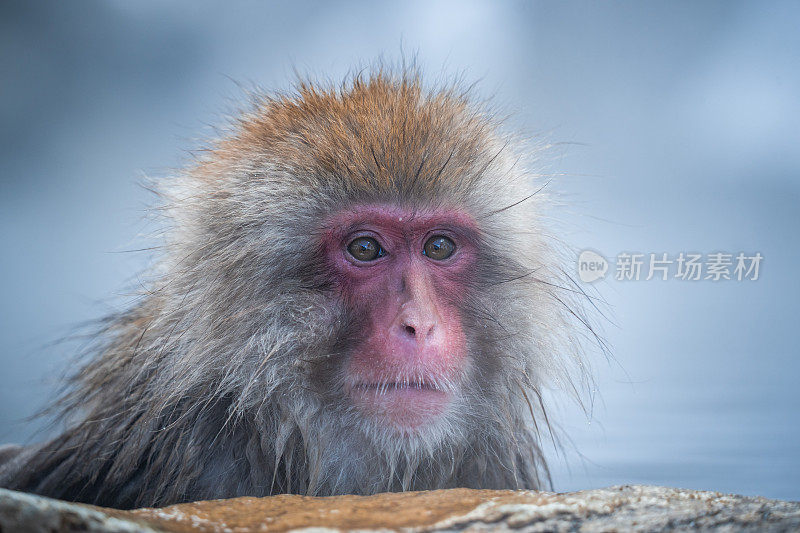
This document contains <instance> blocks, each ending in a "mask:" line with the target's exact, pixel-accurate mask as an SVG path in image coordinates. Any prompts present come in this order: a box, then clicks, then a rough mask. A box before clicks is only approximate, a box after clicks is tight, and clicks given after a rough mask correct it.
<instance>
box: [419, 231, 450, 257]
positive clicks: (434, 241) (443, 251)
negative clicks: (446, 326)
mask: <svg viewBox="0 0 800 533" xmlns="http://www.w3.org/2000/svg"><path fill="white" fill-rule="evenodd" d="M455 251H456V243H454V242H453V241H451V240H450V239H448V238H447V237H444V236H442V235H434V236H433V237H431V238H430V239H428V240H427V241H426V242H425V246H424V247H423V249H422V253H423V254H425V255H426V256H428V257H430V258H431V259H435V260H437V261H442V260H444V259H447V258H448V257H450V256H451V255H453V252H455Z"/></svg>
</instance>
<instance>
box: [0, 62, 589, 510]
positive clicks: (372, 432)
mask: <svg viewBox="0 0 800 533" xmlns="http://www.w3.org/2000/svg"><path fill="white" fill-rule="evenodd" d="M376 80H377V81H376ZM352 83H353V84H354V86H355V87H356V88H357V87H358V86H359V84H361V86H362V88H363V87H366V86H368V84H370V83H383V84H385V85H386V86H387V87H388V89H387V88H386V87H384V89H385V91H384V92H386V91H388V94H389V97H387V100H386V101H385V102H383V103H381V104H378V108H379V109H378V111H380V112H383V107H386V108H392V106H394V108H392V109H388V110H386V113H393V114H394V115H398V114H399V115H402V114H403V113H407V114H409V115H413V114H414V113H417V112H418V108H425V107H426V106H428V107H430V106H434V107H435V106H437V105H438V106H441V107H442V109H441V110H439V111H438V113H439V115H438V116H439V121H438V122H437V123H436V124H434V125H433V126H432V127H431V132H432V133H429V135H428V141H427V142H423V141H420V142H418V143H416V144H415V145H414V146H413V147H412V148H413V150H416V151H415V152H413V153H412V148H409V149H408V150H409V153H408V154H405V155H404V156H403V157H402V158H401V159H402V160H403V161H407V162H408V167H407V168H404V167H402V166H399V167H398V166H397V165H398V163H397V162H396V160H397V158H394V159H393V158H392V154H387V153H386V145H382V144H381V141H380V139H381V135H376V136H375V137H374V139H373V138H372V137H370V138H366V139H365V138H359V143H361V144H360V146H362V147H363V146H364V145H365V144H368V145H370V148H371V151H372V154H371V155H370V156H369V157H367V156H364V157H363V158H362V159H367V160H369V161H368V162H366V163H365V162H364V161H362V160H361V159H359V160H358V162H359V163H360V164H362V165H363V167H358V166H357V165H355V163H353V164H352V165H349V166H347V165H344V166H345V167H347V168H366V169H367V170H365V171H364V172H367V175H366V176H359V178H360V180H353V179H352V176H348V175H346V171H341V170H334V171H331V169H330V168H326V167H324V166H323V165H316V166H314V165H311V166H309V165H308V164H303V165H301V164H298V163H297V162H296V161H294V160H293V159H292V158H291V157H287V156H286V153H287V150H289V148H287V146H289V147H290V148H291V147H294V148H297V149H298V150H303V149H304V144H303V143H305V144H306V145H313V143H314V142H316V141H315V138H313V137H304V136H303V135H304V134H303V133H302V132H301V133H297V132H292V131H290V130H291V129H289V130H287V132H286V134H285V136H284V137H283V138H282V140H281V141H280V142H281V143H283V144H281V145H280V147H277V145H275V144H274V143H272V142H271V141H269V142H268V141H265V140H263V139H262V138H260V137H258V136H257V135H256V136H254V135H253V134H252V132H250V133H248V126H249V127H252V126H253V124H254V123H257V122H258V121H259V120H262V119H263V120H266V119H264V117H269V116H270V114H271V113H273V114H274V113H275V109H277V108H278V106H280V105H282V104H281V102H284V104H285V101H283V100H281V99H280V98H277V99H271V98H268V97H260V98H258V99H257V101H256V105H255V106H254V108H253V109H252V110H251V111H250V112H248V113H245V114H244V115H243V117H242V119H241V122H240V123H239V125H238V126H236V127H234V129H233V131H232V132H231V133H230V135H229V136H228V137H227V138H225V139H223V140H222V141H220V142H218V143H217V144H216V146H215V149H214V150H212V151H211V152H209V154H208V155H207V156H206V157H205V159H203V160H202V161H201V162H200V163H199V164H198V165H196V166H195V167H193V168H191V169H189V170H187V171H186V172H185V173H183V174H181V175H179V176H177V177H175V178H173V179H171V180H165V182H164V183H163V184H162V185H161V188H162V192H163V197H164V199H165V202H164V204H165V205H164V208H163V209H164V213H165V214H166V216H167V218H168V219H169V221H170V225H169V226H170V230H169V231H168V232H167V234H166V237H165V243H164V253H163V257H162V258H161V260H160V262H159V263H158V265H157V266H156V267H155V268H154V270H153V275H152V286H151V287H150V289H149V290H148V291H147V292H146V293H144V294H142V296H141V299H140V300H139V302H138V303H137V304H136V305H135V306H134V307H133V308H132V309H130V310H129V311H127V312H124V313H122V314H120V315H118V316H112V317H109V318H108V319H107V320H106V322H105V324H104V326H103V328H102V330H101V331H99V332H98V334H97V337H96V347H95V350H94V351H93V355H92V356H91V357H90V358H89V360H88V361H87V362H86V364H85V365H84V366H83V367H82V368H81V370H80V371H79V372H78V373H77V374H76V375H75V376H74V377H73V379H72V381H71V385H70V388H69V390H68V392H67V393H66V394H65V396H64V398H63V399H62V401H61V403H60V407H61V408H62V409H63V412H64V419H65V420H66V423H67V429H66V430H65V431H64V432H63V433H62V434H61V435H59V436H57V437H56V438H54V439H52V440H50V441H48V442H45V443H43V444H39V445H35V446H31V447H28V448H25V449H19V450H9V451H5V450H4V451H3V452H0V459H3V460H4V461H5V462H4V463H3V464H2V465H0V486H3V487H8V488H14V489H18V490H24V491H30V492H36V493H39V494H44V495H48V496H52V497H56V498H61V499H67V500H76V501H84V502H89V503H94V504H99V505H106V506H113V507H120V508H126V507H136V506H157V505H166V504H171V503H176V502H182V501H190V500H198V499H210V498H227V497H234V496H243V495H248V496H264V495H269V494H275V493H282V492H292V493H301V494H309V495H332V494H341V493H356V494H371V493H375V492H380V491H398V490H417V489H434V488H446V487H456V486H461V487H476V488H539V487H542V486H543V485H544V484H546V481H547V477H548V474H547V470H546V465H545V463H544V459H543V456H542V452H541V448H540V441H541V437H542V436H541V435H540V431H539V430H540V429H542V428H543V427H544V426H545V424H547V425H549V423H548V422H547V421H546V417H545V414H544V405H543V404H542V402H541V391H542V388H543V387H545V386H555V387H559V388H573V389H574V385H572V381H570V376H572V375H575V369H578V368H582V366H580V364H579V363H580V353H581V349H580V346H581V344H582V343H583V339H584V337H586V336H591V335H592V332H591V330H590V329H586V326H585V324H586V319H585V317H584V314H583V312H582V311H581V309H582V307H581V305H580V299H583V295H582V294H581V291H580V290H578V288H577V287H576V286H575V285H574V284H573V283H572V281H571V280H570V279H569V276H568V275H566V274H565V271H564V268H563V267H562V265H561V261H560V260H559V259H558V257H559V256H558V254H557V253H556V251H555V247H556V246H555V245H554V241H553V239H551V238H549V237H548V236H547V233H546V231H545V229H544V228H545V227H546V225H545V224H544V222H543V212H544V210H545V208H546V207H547V205H548V202H549V200H548V199H547V197H546V195H545V192H544V191H542V190H541V188H542V186H543V184H544V183H543V181H542V180H541V178H539V177H538V176H536V175H534V174H532V173H531V172H529V171H527V170H526V169H524V165H523V164H522V163H520V161H519V155H518V154H517V153H515V148H514V147H515V146H516V144H515V141H513V139H511V138H507V137H504V136H503V135H501V134H500V133H499V132H498V129H497V125H496V124H495V123H494V122H493V119H492V118H491V116H490V115H489V114H487V113H486V111H485V110H484V109H482V108H480V107H479V106H476V105H475V104H469V105H466V104H467V102H466V100H465V99H464V97H463V96H460V95H458V94H457V93H456V92H455V91H453V90H452V89H445V90H441V91H425V90H421V91H419V94H418V95H417V96H411V97H403V98H399V97H398V98H396V99H393V97H391V96H392V94H393V93H392V91H401V87H402V86H404V84H411V85H414V84H415V83H416V81H414V80H411V81H409V80H408V75H406V74H402V75H399V76H391V75H386V74H380V75H376V76H374V77H373V78H372V79H371V80H369V81H367V82H362V81H360V80H359V79H356V80H355V81H353V82H352ZM302 90H303V91H307V90H308V88H307V87H305V88H303V89H302ZM351 90H354V89H353V86H351V87H350V88H345V89H342V95H339V96H336V98H345V97H346V95H347V94H349V93H348V92H347V91H351ZM303 94H304V95H305V96H302V95H301V97H296V100H300V99H302V98H308V95H307V94H306V93H303ZM409 101H412V103H413V107H414V108H413V109H412V108H409V107H408V106H409ZM437 102H438V103H437ZM462 104H464V105H462ZM381 106H383V107H381ZM404 106H405V107H404ZM309 113H312V114H313V111H309ZM302 120H305V121H306V122H309V121H311V123H312V125H315V124H316V126H315V127H319V128H325V127H327V126H326V124H328V122H325V121H323V120H322V119H321V118H319V117H318V116H312V117H310V118H309V117H305V118H303V119H302ZM314 121H317V122H314ZM306 122H303V124H306ZM376 124H378V125H380V124H381V123H380V122H376ZM331 127H332V126H331ZM376 127H378V126H376ZM410 133H411V134H413V133H414V132H413V131H412V132H410ZM264 138H266V137H264ZM473 141H478V142H477V143H475V142H473ZM293 143H294V144H293ZM295 144H296V145H297V146H295ZM314 147H315V149H316V150H317V151H324V150H327V148H326V147H325V146H322V147H320V145H318V144H317V145H314ZM445 147H447V148H446V149H447V150H448V153H442V150H444V149H445ZM517 151H518V150H517ZM315 153H316V152H315ZM454 154H455V155H454ZM362 155H363V154H362ZM310 157H311V156H310ZM437 157H438V160H439V161H444V163H443V165H441V166H437V167H436V168H425V164H426V161H432V160H436V158H437ZM311 159H313V157H311ZM373 159H374V165H375V168H374V169H372V170H370V169H371V168H372V167H370V166H369V165H372V164H373V163H372V161H373ZM456 159H457V160H456ZM420 160H421V161H422V162H421V163H418V162H419V161H420ZM393 165H394V166H393ZM417 169H419V170H417ZM373 170H374V175H372V176H370V175H369V172H372V171H373ZM415 170H416V174H414V171H415ZM387 172H388V173H389V175H390V177H389V178H388V179H387V178H386V177H385V176H386V173H387ZM437 172H438V174H436V173H437ZM448 173H454V174H452V175H448ZM455 173H457V174H458V175H455ZM379 174H380V175H381V176H383V177H379ZM434 175H435V176H434ZM370 201H380V202H393V203H401V204H403V205H410V206H413V207H416V208H420V209H422V208H430V207H436V206H438V205H454V204H455V205H458V206H461V207H462V208H464V209H466V210H467V211H468V212H470V213H471V214H472V215H473V216H474V217H475V219H476V220H478V221H479V224H480V226H481V232H482V240H483V242H484V244H485V246H484V249H485V253H484V254H483V257H482V258H481V263H480V266H479V269H480V271H479V273H480V276H479V278H480V280H479V282H477V283H476V284H475V286H472V287H469V288H468V290H469V291H470V294H471V296H470V300H469V302H470V303H469V305H468V306H467V309H465V321H466V326H467V329H468V331H469V332H470V333H469V345H470V362H469V365H468V368H467V369H465V372H464V375H463V376H462V378H461V379H459V380H458V382H457V383H451V384H443V385H444V386H449V387H451V390H453V391H454V393H455V395H456V398H457V400H456V402H455V403H454V405H453V406H452V407H451V408H450V410H449V411H448V412H447V413H446V415H445V416H444V419H443V420H442V421H441V423H438V424H435V425H433V426H431V427H429V428H426V429H425V431H423V432H421V433H419V434H417V435H412V436H399V435H398V434H396V433H395V432H394V431H393V430H391V429H389V428H385V427H380V426H378V425H377V424H376V423H375V422H373V421H371V420H367V419H365V418H363V417H360V416H359V415H358V414H357V413H355V412H353V410H352V409H351V408H350V407H349V406H348V403H347V401H346V400H345V399H344V397H343V396H342V394H341V392H340V390H341V383H342V377H341V376H340V375H339V374H340V373H339V372H338V370H339V369H340V368H341V366H342V365H341V361H342V360H344V359H345V358H346V357H347V356H348V353H347V349H348V346H352V344H353V343H352V339H353V338H354V335H355V331H354V324H353V317H348V316H346V314H345V313H344V312H343V311H342V309H341V307H340V305H339V304H338V302H337V301H336V300H335V299H333V298H332V297H331V295H330V293H329V292H328V291H326V289H325V280H324V272H320V271H319V269H320V265H319V264H318V262H316V261H315V257H314V252H315V248H314V246H313V245H308V246H305V245H304V246H301V247H298V243H307V242H311V243H313V239H314V238H315V236H316V235H317V234H318V232H319V221H320V220H321V218H322V217H324V216H326V215H328V214H331V213H334V212H336V211H338V210H341V209H347V208H348V206H349V205H351V204H352V203H353V202H370ZM576 295H578V296H579V298H577V299H576V298H575V296H576ZM584 377H585V376H583V377H581V376H580V375H578V378H579V379H583V378H584ZM531 417H533V419H531Z"/></svg>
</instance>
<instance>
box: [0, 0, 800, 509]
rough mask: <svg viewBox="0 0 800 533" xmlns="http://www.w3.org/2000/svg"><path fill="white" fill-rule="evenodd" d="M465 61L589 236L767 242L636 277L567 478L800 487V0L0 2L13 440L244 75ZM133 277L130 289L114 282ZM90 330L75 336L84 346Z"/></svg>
mask: <svg viewBox="0 0 800 533" xmlns="http://www.w3.org/2000/svg"><path fill="white" fill-rule="evenodd" d="M401 48H402V49H403V50H405V51H406V52H411V53H413V52H414V51H417V52H418V62H419V64H420V65H421V66H422V67H423V68H424V69H425V70H426V71H427V72H428V73H430V74H432V75H433V76H434V77H436V76H442V75H443V73H451V74H452V73H456V74H457V73H464V78H465V79H466V80H468V81H473V80H476V79H480V80H481V81H480V84H479V89H478V90H479V93H480V94H484V95H492V96H493V97H494V102H495V103H496V104H499V105H501V106H502V107H503V109H504V110H506V111H509V112H511V113H513V118H512V119H511V120H510V122H509V126H510V127H511V128H513V129H517V130H519V131H522V132H525V133H527V134H532V135H535V134H541V135H543V136H544V137H545V138H546V139H548V140H551V141H553V142H564V143H567V144H565V145H562V146H560V147H558V148H556V149H554V150H553V151H552V153H551V154H550V155H549V156H548V158H547V159H546V168H544V172H551V173H557V174H559V175H562V174H563V175H562V176H561V177H559V178H558V179H557V180H556V182H555V183H554V184H551V186H552V189H553V190H558V191H561V193H562V194H563V196H564V200H565V204H566V206H567V207H565V208H564V209H563V211H562V212H559V213H558V218H559V219H560V220H561V221H562V227H564V228H567V229H568V231H566V234H565V238H566V240H567V241H568V242H569V243H570V244H571V245H573V246H574V247H575V248H577V249H582V248H592V249H595V250H598V251H600V252H603V253H605V254H606V255H607V256H608V257H611V258H613V257H614V256H615V255H616V254H617V253H619V252H621V251H639V252H643V253H648V252H657V253H661V252H668V253H670V254H675V253H678V252H681V251H699V252H703V253H710V252H715V251H719V250H723V251H729V252H733V253H735V252H738V251H745V252H756V251H758V252H761V254H762V255H763V256H764V258H765V259H764V262H763V264H762V268H761V278H760V279H759V280H758V281H756V282H733V281H731V282H720V283H712V282H709V281H700V282H683V283H681V282H679V281H677V280H671V281H666V282H659V281H650V282H645V281H639V282H628V283H624V282H618V281H615V280H613V279H607V280H605V281H602V282H600V283H599V285H598V288H599V290H600V292H601V293H602V295H603V296H604V297H605V299H606V300H607V301H608V304H609V306H610V307H611V308H612V309H613V324H608V325H607V326H606V328H605V329H606V337H607V338H608V340H609V342H610V343H611V344H612V345H613V347H614V357H615V360H614V361H609V362H607V361H606V360H605V359H604V358H603V357H602V356H595V357H594V358H593V364H594V367H595V373H596V376H597V386H598V387H597V388H598V390H599V396H598V399H597V401H596V403H595V406H594V409H593V410H592V412H591V417H587V416H586V415H584V414H583V413H582V412H581V411H580V410H579V409H578V408H576V407H575V406H574V405H572V404H569V403H567V402H563V403H562V404H561V405H562V407H560V408H559V409H557V413H558V414H557V418H558V419H559V420H560V421H561V424H562V426H563V428H564V430H565V431H566V433H567V434H568V435H570V437H571V438H572V440H573V443H572V444H568V445H567V446H566V448H565V450H564V452H563V453H561V452H558V453H557V452H556V450H555V449H552V450H551V451H550V452H549V453H550V455H551V456H552V459H551V460H552V466H553V477H554V482H555V488H556V489H557V490H560V491H563V490H575V489H582V488H590V487H600V486H607V485H611V484H620V483H652V484H663V485H672V486H679V487H688V488H696V489H713V490H720V491H730V492H738V493H744V494H751V495H755V494H758V495H764V496H769V497H776V498H786V499H795V500H798V499H800V416H799V415H798V408H799V407H800V393H799V392H798V374H799V373H800V353H799V351H798V348H797V345H798V343H797V333H798V324H797V321H798V298H800V283H799V282H798V274H797V272H798V266H800V242H799V239H798V230H799V229H800V209H799V206H800V97H799V96H798V95H800V3H798V2H755V1H753V2H730V1H724V2H712V1H708V2H663V3H655V2H646V3H642V2H603V3H599V2H548V3H545V2H490V1H485V2H476V1H415V2H402V3H401V2H396V3H389V2H323V1H319V2H303V1H295V2H282V3H273V4H268V3H264V2H225V3H222V2H219V3H211V2H196V1H191V2H190V1H183V2H168V3H165V2H159V1H142V0H139V1H136V2H128V1H123V0H119V1H106V2H90V1H85V2H75V3H72V2H29V1H9V0H5V1H4V2H2V3H1V4H0V124H2V128H1V129H0V135H1V136H2V139H0V154H2V155H1V156H0V243H1V245H2V261H0V286H2V303H0V442H8V441H15V442H26V441H30V440H31V439H37V438H41V436H42V435H41V434H35V433H34V431H35V430H36V429H37V428H41V427H42V422H41V421H34V422H28V421H26V420H25V418H26V417H28V416H30V415H31V414H33V413H34V412H35V411H36V410H37V409H38V408H40V407H41V406H42V405H43V404H44V402H45V401H46V400H47V399H48V398H50V397H51V396H52V394H53V391H54V388H55V384H56V383H57V381H58V380H57V377H58V371H59V369H63V367H64V365H65V361H66V360H67V356H68V355H70V353H66V352H65V348H64V346H48V345H47V343H48V342H49V341H52V340H55V339H57V338H59V337H60V336H61V335H64V334H67V333H69V332H70V331H72V328H73V326H74V325H75V324H77V323H80V322H83V321H85V320H89V319H92V318H96V317H98V316H101V315H102V314H103V313H105V312H106V311H107V310H108V309H109V308H115V307H119V306H124V305H125V302H126V301H127V299H126V296H125V291H126V288H130V287H135V286H136V283H137V274H138V273H140V272H141V271H142V270H143V269H144V267H145V265H146V264H147V263H148V261H149V259H150V257H149V256H148V254H147V253H146V252H140V253H122V252H124V251H125V250H131V249H136V248H142V247H144V246H147V245H148V243H149V242H148V239H147V238H146V237H142V235H143V234H146V233H147V232H149V231H151V230H152V229H153V227H152V226H151V225H150V224H149V223H148V222H146V221H145V220H144V219H143V216H144V213H145V207H146V206H147V205H148V204H150V203H151V201H152V198H151V197H150V196H149V193H147V192H146V191H145V190H144V189H143V188H141V187H140V186H138V185H137V182H138V181H140V179H141V177H142V176H143V175H148V176H159V175H165V174H169V173H170V171H171V170H170V169H172V168H175V167H179V166H181V165H183V164H186V163H187V162H188V161H189V160H190V158H189V156H188V155H187V152H186V151H187V150H189V149H193V148H197V147H198V146H200V145H201V143H202V139H204V138H206V137H207V136H209V135H212V134H213V129H212V127H211V126H213V125H215V124H220V123H221V122H223V119H224V116H225V114H226V113H227V112H229V111H230V110H232V109H234V108H235V106H236V102H237V101H240V99H241V97H242V88H241V87H240V85H243V86H244V87H245V88H249V87H251V86H253V85H259V86H262V87H264V88H266V89H286V88H287V87H288V86H289V84H290V83H291V81H292V80H293V79H294V74H293V72H294V69H295V68H296V69H297V70H299V71H300V72H306V73H316V74H319V75H322V76H324V77H326V78H330V79H332V80H339V79H341V78H342V77H343V76H344V75H346V74H347V73H348V72H350V71H352V70H353V68H354V67H357V66H359V65H363V64H364V63H368V62H369V61H371V60H373V59H375V58H376V57H378V56H379V55H380V54H382V53H383V54H385V55H386V57H387V58H389V59H396V58H398V57H399V55H400V50H401ZM114 295H116V297H114ZM69 351H70V352H71V350H69Z"/></svg>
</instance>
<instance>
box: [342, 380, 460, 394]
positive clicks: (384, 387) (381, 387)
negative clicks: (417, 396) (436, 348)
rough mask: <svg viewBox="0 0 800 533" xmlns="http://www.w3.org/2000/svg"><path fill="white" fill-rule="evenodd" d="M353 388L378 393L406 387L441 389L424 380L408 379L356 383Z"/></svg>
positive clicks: (430, 389) (421, 389)
mask: <svg viewBox="0 0 800 533" xmlns="http://www.w3.org/2000/svg"><path fill="white" fill-rule="evenodd" d="M353 388H354V389H359V390H366V391H377V392H379V393H380V394H386V393H387V392H392V391H396V390H398V389H400V390H408V389H415V390H420V391H423V390H424V391H440V392H444V391H441V390H440V389H438V388H437V387H435V386H433V385H431V384H430V383H425V382H409V381H400V382H395V381H393V382H390V383H357V384H356V385H354V387H353Z"/></svg>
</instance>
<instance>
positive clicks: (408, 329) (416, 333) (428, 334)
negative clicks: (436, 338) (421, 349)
mask: <svg viewBox="0 0 800 533" xmlns="http://www.w3.org/2000/svg"><path fill="white" fill-rule="evenodd" d="M435 328H436V324H435V322H434V321H432V320H431V321H422V320H414V321H411V320H404V321H403V324H402V332H403V335H404V336H405V337H407V338H408V339H409V340H414V341H416V342H425V341H426V340H428V339H430V338H432V337H433V333H434V329H435Z"/></svg>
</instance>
